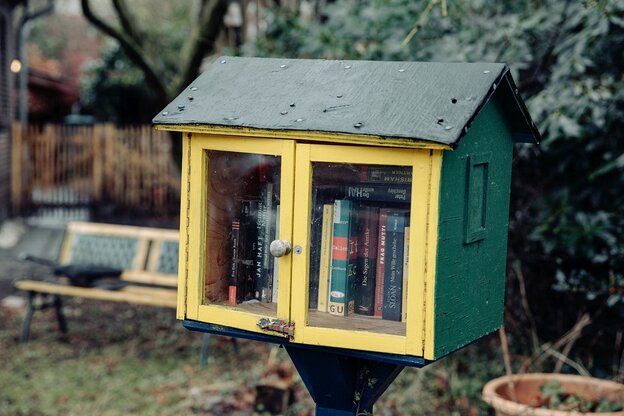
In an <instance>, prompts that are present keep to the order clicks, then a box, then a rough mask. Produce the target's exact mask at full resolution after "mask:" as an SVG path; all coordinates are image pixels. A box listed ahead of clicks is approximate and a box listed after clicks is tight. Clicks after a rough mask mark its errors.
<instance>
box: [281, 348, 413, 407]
mask: <svg viewBox="0 0 624 416" xmlns="http://www.w3.org/2000/svg"><path fill="white" fill-rule="evenodd" d="M285 348H286V351H287V352H288V355H290V358H291V359H292V361H293V363H294V364H295V367H296V368H297V371H298V372H299V375H300V376H301V379H302V380H303V382H304V383H305V385H306V387H307V388H308V391H309V392H310V395H311V396H312V399H314V402H315V403H316V415H317V416H354V415H372V414H373V404H375V402H376V401H377V399H378V398H379V397H380V396H381V395H382V394H383V392H384V391H386V389H387V388H388V386H390V384H391V383H392V381H394V379H395V378H396V376H398V375H399V373H400V372H401V370H402V369H403V366H402V365H398V364H390V363H384V362H380V361H373V360H369V359H365V358H359V357H350V356H345V355H342V354H339V353H333V352H328V351H323V350H314V349H308V348H299V347H296V346H293V345H292V344H290V345H286V346H285Z"/></svg>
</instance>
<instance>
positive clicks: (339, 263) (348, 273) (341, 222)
mask: <svg viewBox="0 0 624 416" xmlns="http://www.w3.org/2000/svg"><path fill="white" fill-rule="evenodd" d="M356 204H357V203H356V202H355V201H350V200H347V199H341V200H336V201H335V202H334V221H333V237H332V259H331V277H330V285H329V287H330V291H329V303H328V310H329V313H330V314H332V315H340V316H347V315H349V314H350V313H353V312H354V310H355V293H354V291H355V275H356V273H357V245H358V238H357V235H356V232H357V210H356V209H355V207H356Z"/></svg>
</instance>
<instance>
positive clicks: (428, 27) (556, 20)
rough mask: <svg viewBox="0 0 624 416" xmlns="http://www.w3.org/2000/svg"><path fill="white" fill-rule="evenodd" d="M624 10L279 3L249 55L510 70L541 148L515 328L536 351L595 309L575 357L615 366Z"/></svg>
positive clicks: (520, 167) (571, 5)
mask: <svg viewBox="0 0 624 416" xmlns="http://www.w3.org/2000/svg"><path fill="white" fill-rule="evenodd" d="M623 16H624V2H623V1H617V0H614V1H607V0H603V1H589V0H586V1H562V0H542V1H538V0H522V1H516V0H514V1H497V2H493V1H486V0H448V1H446V2H443V1H440V0H437V1H436V0H433V1H430V2H414V1H410V0H368V1H363V0H342V1H340V2H334V3H330V4H328V5H327V6H326V7H325V9H324V10H323V16H322V18H321V19H319V21H318V22H309V21H304V20H303V19H302V18H301V16H299V14H298V13H296V12H293V11H289V10H288V9H284V8H280V7H276V8H274V9H272V12H271V15H270V18H269V22H270V23H269V26H268V30H267V32H266V36H264V37H261V38H258V39H257V41H256V42H255V43H254V44H252V45H247V49H246V51H245V52H246V53H247V54H250V55H256V56H274V57H293V58H295V57H297V58H325V59H370V60H408V61H411V60H416V61H448V62H452V61H458V62H475V61H496V62H505V63H507V64H508V65H509V66H510V68H511V70H512V73H513V75H514V78H515V80H516V82H517V84H518V86H519V89H520V94H521V95H522V97H523V98H524V99H525V100H526V102H527V104H528V107H529V110H530V113H531V115H532V117H533V118H534V120H535V122H536V123H537V125H538V127H539V130H540V132H541V133H542V134H543V141H542V143H541V144H540V145H539V146H517V148H516V155H515V158H514V180H513V185H512V207H511V217H510V244H509V262H508V264H509V266H510V273H509V279H510V281H509V284H508V288H509V291H508V296H507V305H508V307H507V316H506V322H507V325H508V327H510V329H511V336H512V337H513V336H514V335H515V341H516V342H515V343H514V345H515V346H516V347H522V344H523V343H526V344H527V346H528V347H530V340H536V339H540V340H553V339H554V338H556V337H558V336H560V335H561V334H562V333H563V332H565V331H566V330H567V329H569V328H571V327H572V326H573V325H574V323H575V322H577V320H578V319H579V317H580V316H581V315H582V314H584V313H586V312H587V313H589V316H590V319H591V322H592V323H591V325H589V326H587V328H586V330H585V332H584V336H583V338H582V339H581V340H579V342H578V343H577V348H576V350H575V352H576V354H577V355H582V354H590V353H589V350H588V349H589V348H593V353H592V354H591V355H592V357H593V356H596V355H600V354H596V352H597V351H600V349H601V348H602V349H604V350H603V352H605V353H606V354H604V357H605V360H604V362H600V359H597V360H598V361H595V360H594V361H592V362H591V363H590V364H593V365H594V366H595V367H596V370H595V371H597V372H601V371H602V370H605V371H606V372H608V371H607V370H606V369H607V368H608V369H609V370H610V369H611V368H610V367H611V361H610V360H611V357H613V355H612V354H613V353H616V355H617V353H618V351H617V350H618V349H621V337H622V335H621V334H622V331H623V330H624V329H623V328H624V293H623V292H624V240H623V239H622V237H621V236H622V235H623V234H624V209H623V207H624V193H623V192H622V191H623V190H624V137H623V133H624V129H623V127H624V88H623V86H624V78H623V76H624V75H623V73H622V70H623V68H624V18H623ZM598 338H599V339H600V341H597V339H598ZM618 339H619V340H620V341H619V344H620V345H619V346H618ZM614 343H615V351H614V350H613V349H614ZM534 347H535V344H534ZM597 349H598V350H597ZM607 350H610V351H611V352H612V353H607V352H608V351H607ZM585 362H586V363H587V361H585ZM604 374H605V375H606V373H604Z"/></svg>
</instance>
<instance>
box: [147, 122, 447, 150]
mask: <svg viewBox="0 0 624 416" xmlns="http://www.w3.org/2000/svg"><path fill="white" fill-rule="evenodd" d="M154 127H155V128H156V130H165V131H179V132H184V133H186V132H192V133H205V134H218V135H224V136H231V137H232V139H235V138H236V137H256V138H261V139H298V140H306V141H310V142H321V143H338V144H357V145H367V146H383V147H405V148H410V149H451V146H450V145H446V144H441V143H434V142H431V141H427V140H413V139H406V138H402V137H386V136H375V135H363V134H337V133H325V132H322V131H298V130H267V129H254V128H249V127H237V126H231V127H230V126H212V125H202V124H191V125H187V124H172V125H169V124H166V125H163V124H157V125H155V126H154Z"/></svg>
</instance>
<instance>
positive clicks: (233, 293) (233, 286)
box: [228, 220, 240, 305]
mask: <svg viewBox="0 0 624 416" xmlns="http://www.w3.org/2000/svg"><path fill="white" fill-rule="evenodd" d="M231 240H232V266H231V267H230V279H229V282H228V304H230V305H236V299H237V286H238V285H237V279H238V269H239V256H238V246H239V243H240V221H239V220H234V221H232V231H231Z"/></svg>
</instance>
